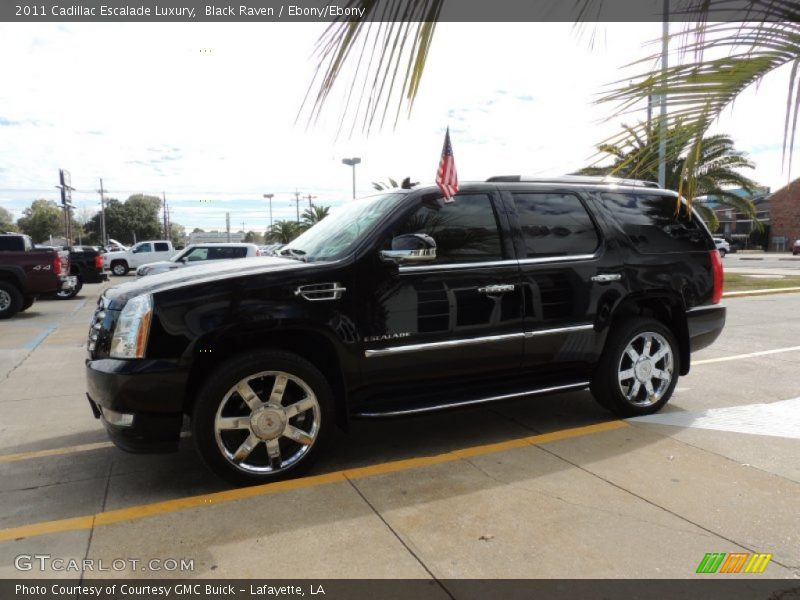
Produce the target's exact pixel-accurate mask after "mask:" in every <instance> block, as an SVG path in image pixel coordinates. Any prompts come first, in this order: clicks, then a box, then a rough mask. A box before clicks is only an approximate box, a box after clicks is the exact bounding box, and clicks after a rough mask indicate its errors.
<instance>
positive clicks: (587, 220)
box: [512, 193, 599, 258]
mask: <svg viewBox="0 0 800 600" xmlns="http://www.w3.org/2000/svg"><path fill="white" fill-rule="evenodd" d="M512 196H513V198H514V205H515V206H516V209H517V220H518V221H519V225H520V228H521V229H522V237H523V240H524V241H525V251H526V256H527V257H529V258H533V257H537V256H564V255H571V254H592V253H593V252H594V251H595V250H596V249H597V245H598V243H599V237H598V235H597V230H596V229H595V226H594V223H592V219H591V217H589V213H587V212H586V209H585V208H584V207H583V204H581V201H580V199H578V197H577V196H573V195H572V194H542V193H514V194H512Z"/></svg>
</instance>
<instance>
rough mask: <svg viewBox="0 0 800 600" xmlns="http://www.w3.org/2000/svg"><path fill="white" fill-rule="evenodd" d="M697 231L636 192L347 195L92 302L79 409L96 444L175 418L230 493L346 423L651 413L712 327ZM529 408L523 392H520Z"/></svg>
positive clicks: (653, 190)
mask: <svg viewBox="0 0 800 600" xmlns="http://www.w3.org/2000/svg"><path fill="white" fill-rule="evenodd" d="M721 296H722V261H721V260H720V256H719V253H718V252H717V250H716V249H715V246H714V242H713V240H712V238H711V235H710V233H709V232H708V230H707V229H706V227H705V224H704V223H703V222H702V220H701V219H700V218H699V217H697V216H696V215H694V214H692V213H690V212H689V211H688V210H687V207H686V205H685V203H683V202H682V201H679V199H678V197H677V195H676V194H675V193H674V192H671V191H667V190H663V189H658V188H657V186H654V185H653V184H650V183H647V182H637V181H628V180H614V181H609V180H607V179H606V180H602V179H594V178H579V177H566V178H559V179H550V180H536V179H527V178H521V177H519V176H508V177H494V178H491V179H489V180H488V181H487V182H483V183H472V184H462V186H461V190H460V191H459V193H458V195H457V196H456V197H455V201H454V202H452V203H445V202H444V201H443V199H442V196H441V193H440V192H439V190H438V188H436V187H423V188H414V189H410V190H396V191H392V192H389V193H384V194H382V195H377V196H373V197H370V198H365V199H361V200H354V201H352V202H348V203H347V204H345V205H343V206H342V207H341V208H339V209H338V210H336V211H334V212H333V213H332V214H331V215H330V216H329V217H327V218H325V219H324V220H322V221H320V222H319V223H318V224H317V225H315V226H314V227H313V228H311V229H309V230H308V231H306V232H305V233H303V234H302V235H301V236H300V237H298V238H297V239H296V240H294V241H293V242H291V243H290V244H289V245H288V246H287V247H285V248H283V249H282V250H281V255H280V256H278V257H265V258H252V259H244V260H234V261H226V262H221V263H218V264H213V265H208V266H198V267H193V268H192V269H183V270H179V271H175V272H171V273H164V274H161V275H153V276H148V277H145V278H143V279H140V280H137V281H133V282H129V283H125V284H122V285H119V286H117V287H114V288H111V289H109V290H107V291H106V292H105V293H104V295H103V296H102V297H101V298H100V300H99V302H98V306H97V312H96V313H95V316H94V320H93V323H92V325H91V329H90V333H89V339H88V342H87V343H88V351H89V356H88V358H87V360H86V369H87V381H88V397H89V401H90V404H91V408H92V410H93V412H94V414H95V416H96V417H98V418H100V419H102V422H103V424H104V426H105V427H106V429H107V431H108V433H109V435H110V437H111V439H112V440H113V441H114V442H115V443H116V444H117V445H118V446H119V447H121V448H123V449H125V450H129V451H134V452H152V451H165V450H174V449H176V447H177V445H178V441H179V438H180V431H181V428H182V424H183V422H184V417H185V416H188V417H189V420H190V422H191V432H192V437H193V439H194V443H195V444H196V447H197V449H198V451H199V454H200V455H201V457H202V459H203V460H204V462H205V463H207V465H208V466H209V467H210V468H211V469H212V470H213V471H214V472H216V473H217V474H219V475H220V476H222V477H224V478H226V479H228V480H229V481H231V482H234V483H237V484H251V483H259V482H267V481H272V480H276V479H280V478H284V477H289V476H295V475H297V474H298V473H300V472H302V471H303V470H305V469H306V468H308V466H309V465H310V464H311V462H312V461H313V460H314V458H315V457H317V456H318V455H320V454H321V453H323V452H324V447H325V443H326V441H327V440H328V439H329V438H330V435H331V433H332V431H333V429H334V427H336V426H338V427H342V428H345V427H346V426H347V424H348V422H349V420H350V419H354V418H361V419H368V418H381V417H393V416H404V415H411V414H419V413H426V412H431V411H437V410H443V409H447V408H452V407H458V406H469V405H477V404H481V403H488V402H492V401H499V400H506V399H512V398H519V397H523V396H533V395H536V394H545V393H553V392H559V391H566V390H580V389H585V388H588V389H590V390H591V393H592V395H593V396H594V397H595V399H596V400H597V401H598V402H599V403H600V404H602V405H603V406H604V407H606V408H607V409H608V410H610V411H612V412H614V413H616V414H617V415H622V416H635V415H646V414H650V413H653V412H656V411H658V410H659V409H661V407H663V406H664V405H665V404H666V402H667V401H668V400H669V398H670V396H671V395H672V392H673V390H674V389H675V385H676V382H677V380H678V377H679V376H680V375H685V374H687V373H688V372H689V367H690V359H691V353H692V352H693V351H696V350H699V349H701V348H704V347H706V346H708V345H709V344H711V343H712V342H713V341H714V340H715V339H716V338H717V336H718V335H719V334H720V332H721V330H722V328H723V326H724V323H725V308H724V307H723V306H721V305H720V304H719V302H720V299H721ZM532 401H535V400H532Z"/></svg>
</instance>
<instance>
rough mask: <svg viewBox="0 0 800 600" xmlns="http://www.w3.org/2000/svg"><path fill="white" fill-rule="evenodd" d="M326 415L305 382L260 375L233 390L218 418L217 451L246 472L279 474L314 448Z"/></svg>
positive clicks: (272, 373) (288, 376)
mask: <svg viewBox="0 0 800 600" xmlns="http://www.w3.org/2000/svg"><path fill="white" fill-rule="evenodd" d="M321 417H322V411H321V410H320V406H319V401H318V400H317V396H316V395H315V394H314V392H313V391H312V390H311V388H310V387H309V386H308V384H306V383H305V382H304V381H303V380H302V379H300V378H299V377H296V376H294V375H291V374H289V373H286V372H283V371H262V372H260V373H255V374H253V375H249V376H247V377H245V378H244V379H242V380H240V381H239V382H238V383H237V384H236V385H234V386H233V387H232V388H231V389H230V390H228V393H227V394H225V396H224V398H223V399H222V402H220V405H219V408H218V409H217V412H216V415H215V417H214V436H215V438H216V441H217V447H218V448H219V450H220V452H221V453H222V455H223V456H224V457H225V458H226V460H227V461H228V462H229V463H231V464H232V465H233V466H235V467H236V468H237V469H240V470H242V471H244V472H246V473H252V474H264V473H276V472H280V471H283V470H286V469H288V468H289V467H291V466H292V465H294V464H295V463H297V462H298V461H299V460H301V459H302V458H303V457H304V456H305V455H306V454H308V452H309V451H310V450H311V447H312V446H313V445H314V442H315V441H316V439H317V435H318V433H319V430H320V423H321V420H322V419H321Z"/></svg>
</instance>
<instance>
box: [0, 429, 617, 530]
mask: <svg viewBox="0 0 800 600" xmlns="http://www.w3.org/2000/svg"><path fill="white" fill-rule="evenodd" d="M624 427H629V425H628V424H627V423H626V422H625V421H605V422H603V423H596V424H594V425H586V426H584V427H573V428H570V429H562V430H560V431H554V432H551V433H544V434H539V435H532V436H528V437H524V438H518V439H513V440H508V441H505V442H498V443H494V444H484V445H481V446H473V447H470V448H462V449H458V450H453V451H450V452H445V453H444V454H437V455H433V456H423V457H419V458H408V459H402V460H395V461H390V462H386V463H382V464H378V465H371V466H367V467H356V468H352V469H342V470H340V471H334V472H332V473H325V474H322V475H312V476H309V477H302V478H300V479H290V480H288V481H278V482H276V483H266V484H263V485H258V486H253V487H247V488H237V489H233V490H225V491H222V492H214V493H210V494H202V495H200V496H189V497H186V498H178V499H175V500H165V501H163V502H154V503H151V504H142V505H139V506H131V507H129V508H121V509H117V510H111V511H108V512H103V513H97V514H94V515H84V516H80V517H72V518H68V519H58V520H54V521H43V522H41V523H31V524H29V525H21V526H19V527H11V528H9V529H0V542H2V541H10V540H16V539H21V538H29V537H36V536H41V535H47V534H51V533H62V532H66V531H79V530H83V529H92V528H93V527H97V526H100V525H110V524H112V523H120V522H123V521H134V520H138V519H144V518H147V517H153V516H157V515H162V514H167V513H172V512H177V511H180V510H186V509H190V508H197V507H201V506H212V505H215V504H222V503H224V502H231V501H236V500H244V499H246V498H253V497H257V496H265V495H268V494H275V493H280V492H286V491H291V490H299V489H304V488H309V487H316V486H319V485H326V484H329V483H337V482H339V483H344V482H346V481H347V480H349V479H361V478H363V477H372V476H375V475H385V474H388V473H396V472H398V471H408V470H411V469H417V468H420V467H427V466H431V465H437V464H443V463H448V462H454V461H457V460H462V459H464V458H469V457H475V456H483V455H487V454H494V453H497V452H502V451H505V450H512V449H514V448H522V447H526V446H536V445H539V444H547V443H550V442H557V441H560V440H566V439H570V438H577V437H582V436H586V435H591V434H595V433H601V432H604V431H613V430H615V429H621V428H624Z"/></svg>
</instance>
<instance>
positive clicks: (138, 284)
mask: <svg viewBox="0 0 800 600" xmlns="http://www.w3.org/2000/svg"><path fill="white" fill-rule="evenodd" d="M323 264H325V263H304V262H301V261H299V260H293V259H290V258H279V257H275V256H269V257H267V256H264V257H254V258H241V259H236V260H226V261H223V262H218V263H213V264H210V265H203V266H193V267H192V268H191V269H176V270H174V271H167V272H166V273H159V274H158V275H148V276H147V277H143V278H141V279H136V280H134V281H129V282H126V283H122V284H120V285H116V286H114V287H112V288H109V289H107V290H106V292H105V294H104V296H105V297H106V298H107V299H108V300H110V301H111V304H110V306H109V308H111V309H116V310H119V309H121V308H122V307H123V306H124V304H125V303H126V302H127V301H128V300H129V299H130V298H133V297H134V296H138V295H140V294H155V293H157V292H162V291H165V290H170V289H174V288H179V287H185V286H191V285H194V284H200V283H208V282H210V281H220V280H225V279H234V278H237V277H243V276H248V275H262V274H264V273H276V272H279V271H288V270H291V269H295V270H299V269H308V268H313V267H314V266H321V265H323Z"/></svg>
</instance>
